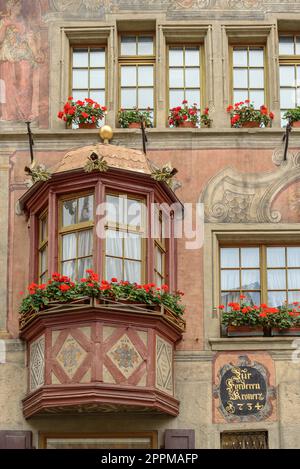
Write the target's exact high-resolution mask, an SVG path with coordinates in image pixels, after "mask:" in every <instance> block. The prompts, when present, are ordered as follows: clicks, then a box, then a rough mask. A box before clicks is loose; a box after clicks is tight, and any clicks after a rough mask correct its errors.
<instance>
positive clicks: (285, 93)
mask: <svg viewBox="0 0 300 469" xmlns="http://www.w3.org/2000/svg"><path fill="white" fill-rule="evenodd" d="M280 106H281V108H282V109H291V108H295V107H296V93H295V89H283V88H281V90H280Z"/></svg>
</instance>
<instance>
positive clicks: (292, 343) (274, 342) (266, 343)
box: [208, 336, 300, 354]
mask: <svg viewBox="0 0 300 469" xmlns="http://www.w3.org/2000/svg"><path fill="white" fill-rule="evenodd" d="M299 339H300V338H299V337H297V336H290V337H219V338H210V339H208V341H209V344H210V347H211V350H213V351H233V350H235V351H236V350H247V351H249V350H273V351H276V350H278V351H284V352H286V353H289V354H291V353H292V351H293V350H296V349H297V342H296V341H298V342H300V340H299Z"/></svg>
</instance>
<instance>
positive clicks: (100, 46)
mask: <svg viewBox="0 0 300 469" xmlns="http://www.w3.org/2000/svg"><path fill="white" fill-rule="evenodd" d="M74 49H88V61H89V63H90V49H104V57H105V66H104V76H105V78H104V85H105V88H104V100H105V102H104V103H99V104H100V105H102V106H107V100H108V90H107V86H108V70H107V63H108V61H107V44H106V43H103V44H78V45H77V44H70V65H69V96H73V51H74ZM94 68H96V69H97V68H101V69H102V68H103V67H90V66H89V65H88V67H82V69H84V70H88V73H89V71H90V70H91V69H94ZM79 69H81V67H79ZM92 89H93V88H92ZM98 89H100V88H98ZM90 91H91V89H90V87H88V95H89V94H90ZM89 97H90V96H86V98H89ZM76 101H77V100H76Z"/></svg>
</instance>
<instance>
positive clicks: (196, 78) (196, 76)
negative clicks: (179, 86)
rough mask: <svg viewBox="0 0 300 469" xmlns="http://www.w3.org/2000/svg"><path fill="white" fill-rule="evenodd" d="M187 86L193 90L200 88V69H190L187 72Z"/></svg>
mask: <svg viewBox="0 0 300 469" xmlns="http://www.w3.org/2000/svg"><path fill="white" fill-rule="evenodd" d="M185 86H186V87H191V88H193V87H195V88H196V87H199V86H200V73H199V68H188V69H186V70H185Z"/></svg>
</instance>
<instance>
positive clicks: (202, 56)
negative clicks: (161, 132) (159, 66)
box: [166, 42, 206, 125]
mask: <svg viewBox="0 0 300 469" xmlns="http://www.w3.org/2000/svg"><path fill="white" fill-rule="evenodd" d="M172 47H178V48H179V47H183V48H184V49H186V48H188V47H199V79H200V86H199V91H200V103H199V104H200V106H199V110H201V108H202V109H204V108H205V106H206V105H204V102H205V53H204V43H203V42H180V43H176V42H168V44H167V51H166V104H167V106H166V122H167V125H168V116H169V112H170V83H169V81H170V80H169V71H170V62H169V51H170V48H172ZM191 67H192V66H191ZM172 68H183V69H184V70H185V64H184V65H183V66H182V67H172ZM195 68H196V67H195ZM172 89H173V88H172ZM174 89H177V88H174ZM178 89H183V90H184V95H185V89H186V87H185V86H184V88H178ZM194 89H196V88H194ZM183 99H186V98H185V96H184V98H183ZM189 104H190V105H193V103H189ZM180 105H181V103H178V106H180Z"/></svg>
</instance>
